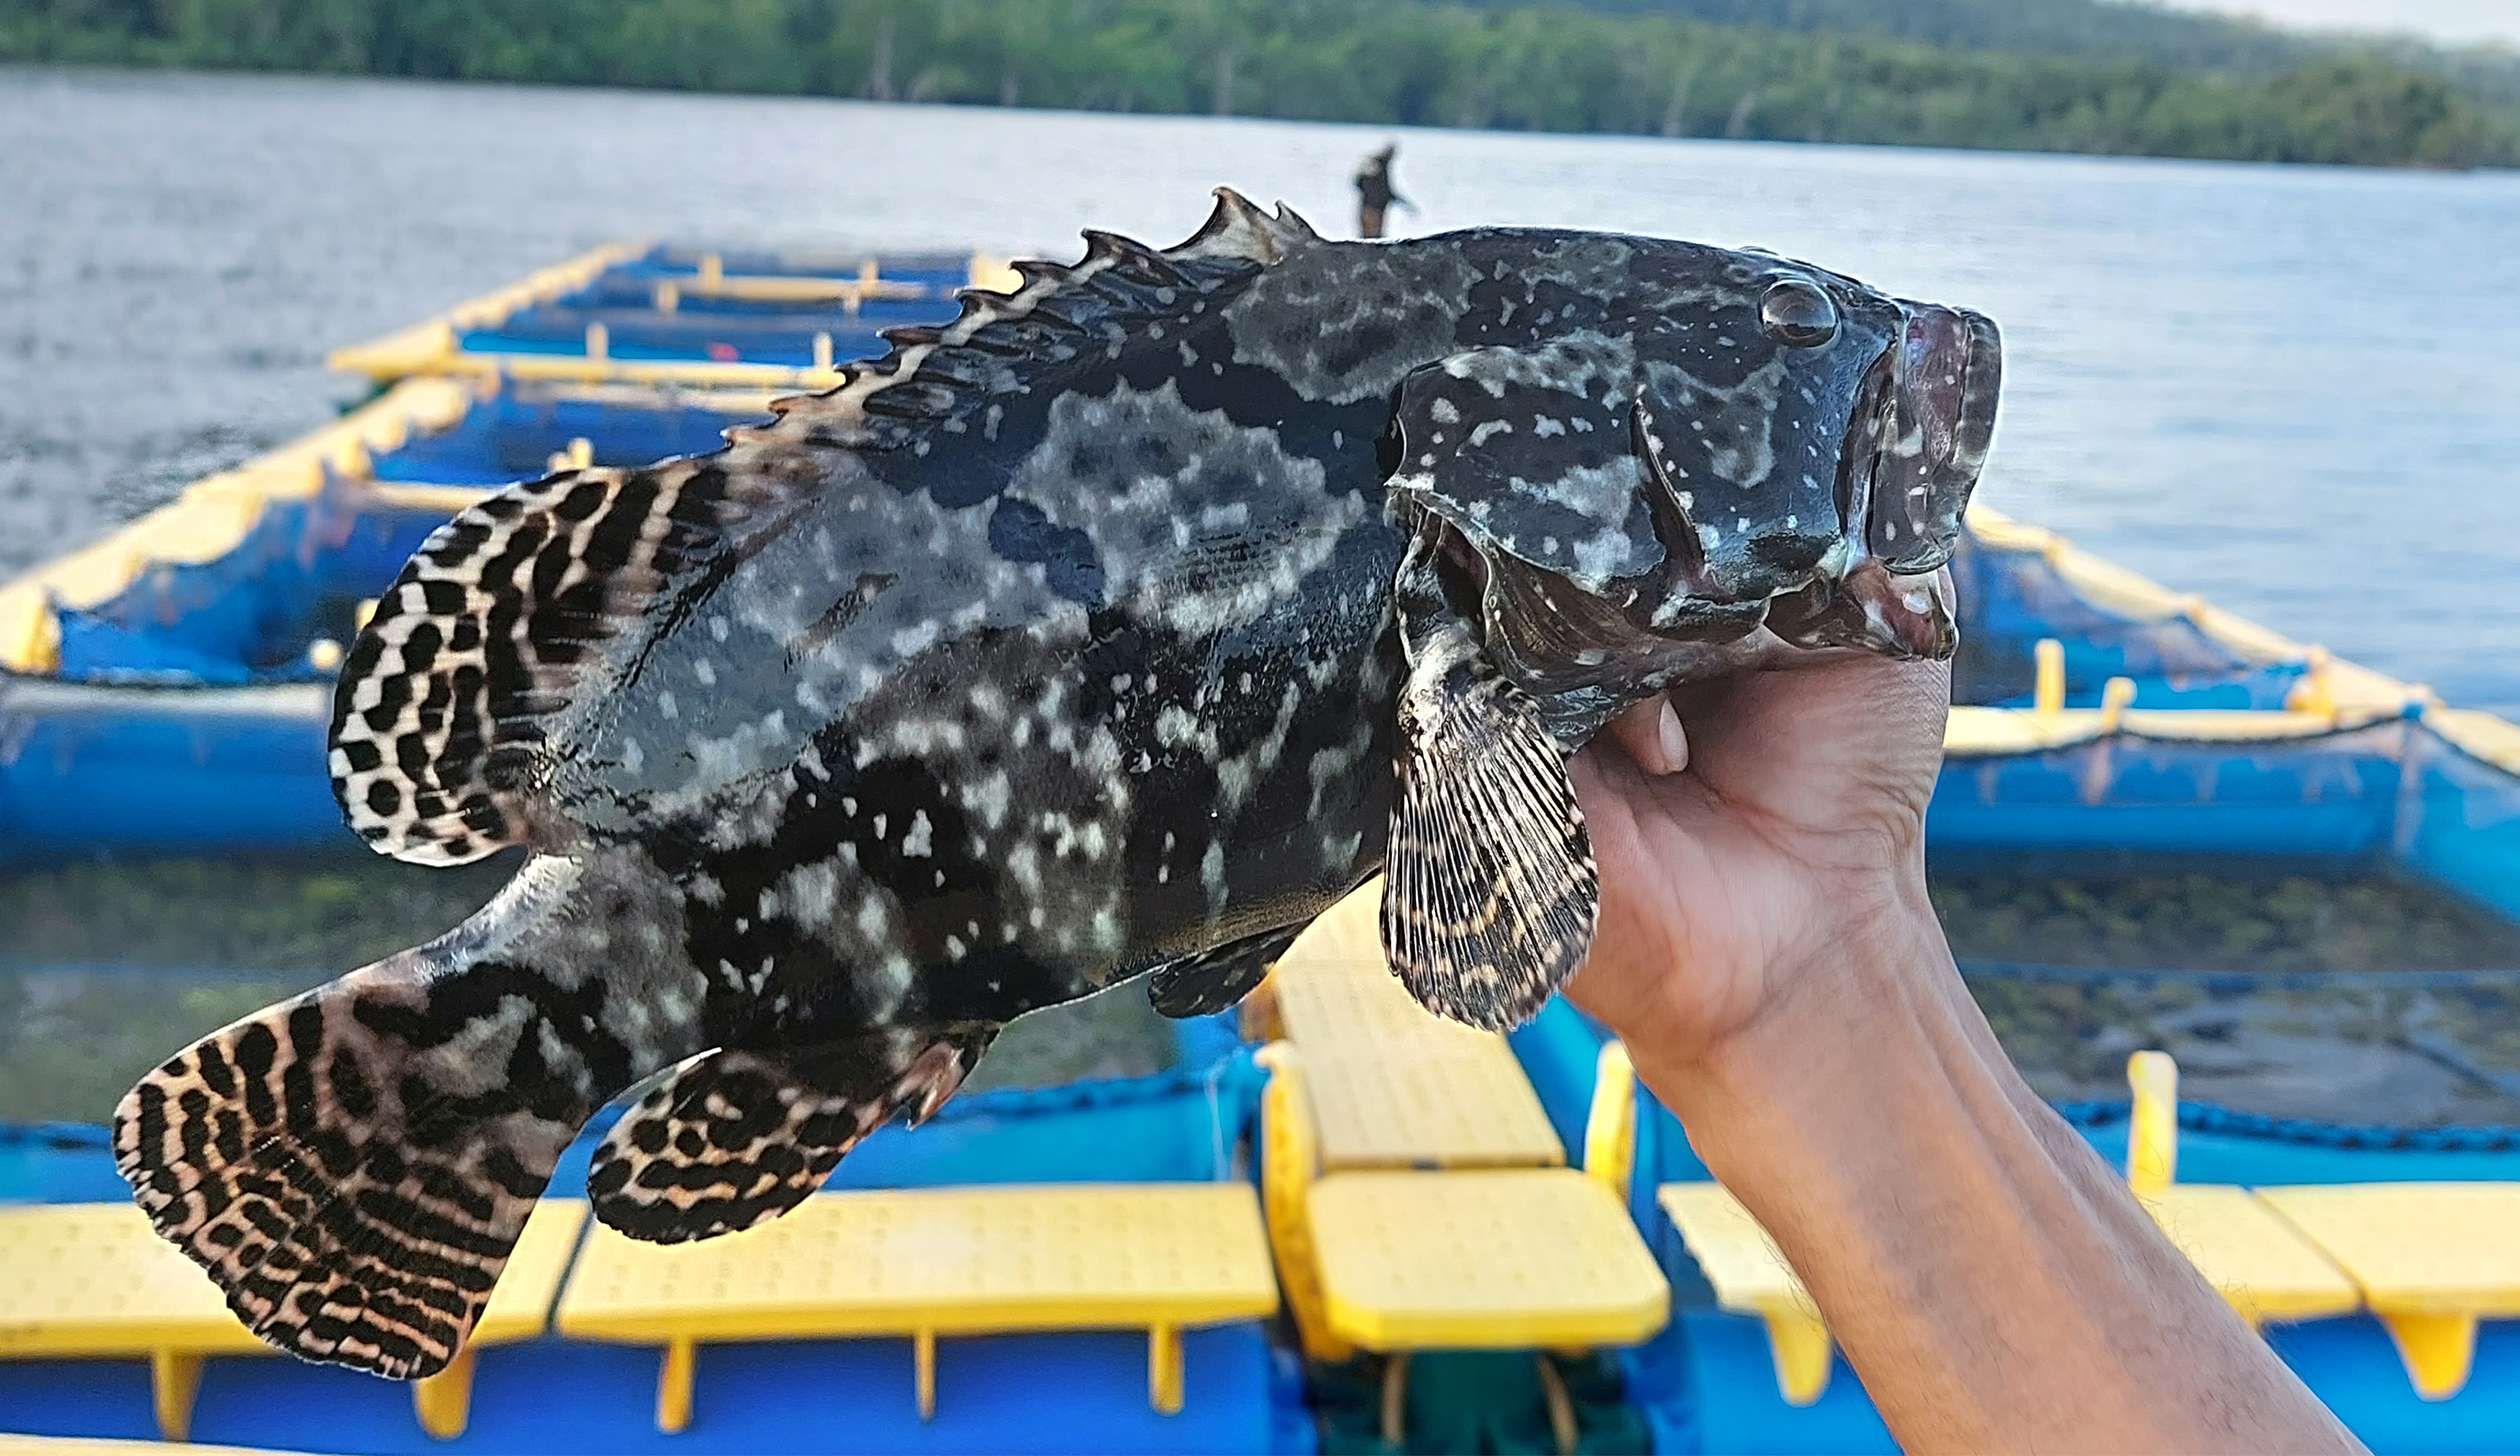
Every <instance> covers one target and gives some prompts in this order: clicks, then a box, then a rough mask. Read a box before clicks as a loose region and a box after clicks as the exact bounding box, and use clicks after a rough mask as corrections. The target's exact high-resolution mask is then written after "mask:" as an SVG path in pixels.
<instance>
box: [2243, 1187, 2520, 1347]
mask: <svg viewBox="0 0 2520 1456" xmlns="http://www.w3.org/2000/svg"><path fill="white" fill-rule="evenodd" d="M2258 1192H2259V1196H2260V1197H2262V1198H2264V1199H2265V1200H2266V1201H2267V1202H2268V1203H2270V1204H2272V1205H2274V1207H2275V1210H2276V1211H2277V1212H2278V1213H2281V1214H2282V1215H2283V1216H2284V1217H2285V1218H2287V1219H2290V1220H2291V1221H2292V1223H2293V1226H2294V1227H2296V1228H2298V1229H2300V1230H2301V1231H2302V1232H2303V1233H2305V1234H2307V1235H2309V1237H2310V1241H2311V1242H2312V1243H2315V1244H2317V1245H2318V1246H2319V1247H2320V1248H2322V1249H2325V1250H2326V1251H2327V1252H2328V1254H2329V1256H2330V1257H2332V1258H2334V1259H2335V1260H2336V1262H2337V1263H2338V1264H2340V1265H2342V1266H2344V1269H2345V1272H2346V1273H2348V1274H2350V1275H2352V1276H2353V1278H2354V1282H2356V1283H2357V1284H2360V1285H2361V1286H2362V1288H2363V1293H2364V1296H2365V1297H2366V1298H2367V1299H2368V1300H2369V1302H2370V1304H2371V1307H2372V1308H2373V1309H2375V1310H2390V1309H2403V1310H2421V1311H2426V1312H2431V1313H2438V1314H2475V1315H2484V1316H2488V1317H2491V1318H2513V1317H2520V1183H2370V1184H2357V1185H2353V1186H2349V1187H2331V1188H2263V1189H2260V1190H2258Z"/></svg>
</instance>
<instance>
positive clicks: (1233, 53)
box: [0, 0, 2520, 167]
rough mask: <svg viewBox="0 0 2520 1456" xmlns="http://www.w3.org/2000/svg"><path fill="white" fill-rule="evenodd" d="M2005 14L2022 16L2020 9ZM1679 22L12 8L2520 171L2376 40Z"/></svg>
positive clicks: (463, 54) (259, 62)
mask: <svg viewBox="0 0 2520 1456" xmlns="http://www.w3.org/2000/svg"><path fill="white" fill-rule="evenodd" d="M1902 3H1906V4H1907V5H1908V6H1909V8H1915V5H1916V4H1917V3H1920V0H1902ZM1984 3H1985V4H1989V5H1992V6H1994V7H1995V8H1996V9H1997V10H1998V11H2001V9H2002V8H2003V7H2004V6H2006V5H2009V4H2012V3H2014V0H1984ZM1671 8H1674V7H1665V8H1662V9H1655V8H1653V7H1651V6H1641V7H1639V8H1636V9H1633V10H1621V9H1617V8H1611V9H1606V10H1605V9H1601V8H1596V7H1592V6H1580V5H1568V4H1532V3H1511V0H1485V3H1481V4H1476V5H1465V4H1450V3H1433V0H0V59H15V60H37V61H69V62H111V63H122V64H139V65H183V66H204V67H237V68H250V69H269V70H288V71H314V72H342V73H361V74H376V75H388V76H418V77H445V78H461V79H467V80H485V81H493V80H494V81H542V82H560V83H580V84H604V85H617V86H644V87H672V88H680V89H687V90H706V91H743V92H771V93H784V94H800V95H824V96H852V97H867V98H873V99H878V100H893V101H939V102H946V101H950V102H969V103H977V104H982V105H1005V106H1051V107H1071V108H1080V109H1088V110H1103V111H1149V112H1205V113H1216V114H1222V115H1237V116H1274V117H1298V118H1311V119H1320V120H1336V121H1362V122H1379V123H1402V124H1418V125H1429V126H1465V127H1497V128H1506V129H1517V130H1545V131H1575V132H1630V133H1644V134H1648V135H1662V136H1713V137H1741V138H1759V139H1770V140H1782V141H1829V142H1880V143H1896V144H1903V145H1915V146H1939V147H1995V148H2012V149H2029V150H2047V151H2076V152H2099V153H2119V154H2142V155H2151V156H2171V157H2220V158H2232V159H2238V160H2245V161H2263V162H2339V163H2359V164H2369V165H2383V166H2435V167H2462V166H2477V165H2513V164H2515V163H2520V104H2509V105H2506V104H2501V103H2500V102H2499V101H2498V100H2497V99H2492V98H2485V97H2481V96H2480V95H2479V94H2477V93H2476V92H2475V91H2473V90H2471V89H2466V88H2463V87H2462V86H2461V85H2459V84H2456V83H2455V82H2454V81H2453V80H2451V79H2448V78H2446V77H2445V76H2444V75H2442V74H2440V73H2439V72H2438V71H2437V70H2435V69H2431V68H2427V67H2424V66H2421V65H2418V64H2415V63H2413V62H2411V61H2410V60H2408V59H2406V58H2403V57H2393V56H2390V55H2387V54H2383V53H2381V52H2379V51H2377V50H2369V51H2351V50H2345V49H2341V48H2335V47H2325V46H2310V45H2307V44H2304V45H2303V46H2302V47H2301V49H2300V50H2299V52H2298V54H2297V55H2294V54H2292V53H2291V52H2287V51H2279V50H2276V49H2272V48H2271V47H2273V46H2274V45H2275V41H2272V40H2270V41H2268V42H2267V43H2266V44H2265V45H2261V46H2259V47H2258V48H2257V49H2256V50H2254V51H2251V52H2250V58H2251V59H2252V61H2253V62H2254V63H2252V64H2246V65H2237V64H2235V65H2211V64H2203V63H2197V64H2183V63H2180V62H2178V61H2173V60H2164V59H2159V58H2157V57H2148V56H2139V55H2127V54H2121V53H2115V52H2106V51H2103V52H2097V53H2089V54H2085V53H2064V52H2056V53H2050V54H2026V53H2021V52H2009V51H2000V50H1986V49H1952V48H1948V47H1943V46H1937V45H1931V44H1926V43H1923V42H1921V41H1917V40H1910V39H1900V38H1892V37H1885V36H1877V35H1861V34H1849V33H1844V32H1832V31H1813V30H1791V29H1781V28H1770V27H1764V26H1753V25H1746V24H1725V23H1709V22H1705V21H1699V20H1693V19H1688V18H1682V17H1680V16H1678V15H1675V14H1672V13H1670V10H1671ZM1734 8H1735V9H1738V8H1739V4H1738V0H1735V3H1734ZM2107 8H2110V9H2114V8H2116V7H2107Z"/></svg>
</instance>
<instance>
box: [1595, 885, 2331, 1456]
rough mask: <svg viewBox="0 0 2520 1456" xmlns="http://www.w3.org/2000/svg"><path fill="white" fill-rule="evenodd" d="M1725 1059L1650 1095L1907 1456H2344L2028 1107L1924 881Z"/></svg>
mask: <svg viewBox="0 0 2520 1456" xmlns="http://www.w3.org/2000/svg"><path fill="white" fill-rule="evenodd" d="M1895 898H1896V899H1897V900H1899V901H1900V902H1903V903H1901V904H1898V905H1896V906H1893V907H1892V908H1891V910H1890V911H1889V912H1888V913H1877V914H1875V915H1872V916H1870V917H1867V919H1866V922H1865V923H1864V924H1863V925H1862V926H1859V927H1850V929H1849V933H1848V934H1847V935H1846V936H1845V937H1843V938H1842V939H1841V940H1840V942H1839V944H1840V947H1841V949H1840V951H1839V955H1840V963H1839V964H1838V965H1836V966H1834V967H1831V968H1829V969H1828V970H1826V971H1814V972H1813V973H1809V974H1802V975H1798V976H1797V977H1795V980H1794V984H1795V992H1794V994H1793V995H1791V996H1790V997H1788V998H1787V999H1786V1000H1784V1001H1783V1002H1782V1003H1781V1004H1778V1005H1776V1006H1773V1007H1771V1008H1769V1010H1768V1011H1767V1013H1765V1014H1763V1015H1762V1016H1761V1017H1760V1019H1759V1020H1758V1022H1757V1023H1755V1024H1754V1025H1752V1026H1750V1027H1748V1028H1745V1029H1744V1031H1743V1032H1742V1034H1741V1035H1739V1036H1738V1037H1736V1038H1734V1039H1732V1041H1731V1042H1729V1043H1727V1044H1726V1045H1725V1046H1723V1047H1722V1048H1720V1049H1719V1050H1718V1051H1716V1052H1714V1053H1712V1054H1709V1055H1707V1056H1705V1057H1703V1058H1701V1059H1699V1060H1697V1061H1694V1062H1691V1063H1687V1064H1679V1065H1673V1064H1666V1063H1663V1062H1661V1061H1659V1060H1658V1059H1657V1057H1656V1056H1655V1053H1654V1049H1653V1048H1651V1047H1636V1046H1632V1048H1631V1050H1632V1052H1633V1053H1634V1055H1635V1057H1636V1062H1637V1067H1638V1071H1639V1073H1640V1074H1641V1075H1642V1076H1643V1077H1644V1079H1645V1081H1646V1083H1647V1085H1649V1086H1651V1087H1653V1088H1654V1090H1655V1091H1656V1092H1657V1094H1659V1095H1661V1096H1662V1097H1663V1098H1664V1100H1665V1101H1666V1102H1667V1103H1669V1104H1670V1105H1671V1106H1672V1107H1673V1108H1674V1110H1675V1111H1676V1112H1678V1113H1679V1115H1680V1116H1681V1118H1682V1120H1683V1121H1684V1123H1685V1124H1686V1125H1687V1126H1688V1128H1689V1130H1690V1136H1691V1139H1692V1142H1693V1143H1694V1144H1695V1145H1696V1146H1697V1148H1698V1150H1699V1152H1700V1153H1701V1155H1702V1156H1703V1157H1704V1158H1705V1159H1706V1161H1707V1163H1708V1166H1709V1167H1710V1168H1712V1169H1713V1170H1714V1172H1715V1173H1716V1175H1717V1176H1718V1177H1719V1178H1721V1179H1722V1180H1723V1181H1724V1183H1725V1184H1726V1185H1727V1186H1728V1187H1730V1188H1731V1189H1732V1190H1733V1192H1734V1193H1735V1194H1736V1195H1737V1196H1738V1197H1740V1199H1741V1200H1742V1201H1743V1203H1744V1204H1746V1205H1747V1206H1748V1207H1749V1209H1750V1210H1751V1212H1752V1213H1753V1214H1755V1215H1756V1216H1757V1217H1758V1219H1759V1221H1760V1222H1761V1224H1762V1225H1764V1226H1765V1227H1766V1228H1767V1230H1768V1231H1769V1232H1770V1234H1771V1235H1772V1236H1773V1237H1774V1238H1775V1239H1776V1241H1777V1243H1778V1245H1779V1247H1780V1248H1782V1250H1783V1251H1784V1253H1785V1255H1786V1257H1787V1259H1788V1260H1789V1261H1790V1262H1791V1263H1792V1264H1793V1266H1794V1268H1795V1269H1796V1270H1797V1271H1798V1272H1799V1273H1800V1274H1801V1275H1802V1277H1803V1278H1804V1280H1805V1281H1806V1283H1807V1284H1808V1285H1809V1286H1810V1289H1811V1291H1812V1294H1813V1297H1814V1298H1815V1300H1816V1301H1817V1302H1818V1303H1819V1305H1820V1308H1821V1311H1822V1313H1823V1315H1824V1316H1825V1317H1826V1318H1827V1320H1828V1323H1829V1327H1830V1330H1831V1332H1832V1333H1833V1334H1834V1335H1835V1336H1836V1338H1837V1339H1838V1340H1839V1342H1840V1343H1841V1344H1842V1345H1843V1347H1844V1348H1845V1350H1846V1352H1847V1355H1848V1358H1849V1359H1850V1360H1851V1361H1852V1362H1853V1363H1854V1365H1855V1367H1856V1369H1857V1370H1858V1371H1859V1372H1860V1373H1861V1374H1862V1376H1863V1378H1864V1384H1865V1388H1866V1390H1867V1391H1868V1392H1870V1394H1871V1395H1872V1397H1873V1399H1874V1401H1875V1402H1876V1403H1877V1404H1878V1405H1879V1407H1880V1409H1881V1411H1882V1414H1883V1416H1884V1418H1885V1419H1886V1420H1887V1421H1888V1422H1889V1425H1890V1427H1891V1430H1892V1431H1893V1432H1894V1433H1895V1434H1896V1435H1897V1436H1898V1437H1899V1439H1900V1442H1901V1443H1902V1444H1903V1445H1904V1446H1906V1447H1907V1448H1908V1449H1910V1450H1937V1449H1939V1450H2020V1451H2028V1450H2039V1451H2061V1450H2088V1451H2112V1452H2124V1451H2138V1450H2158V1451H2181V1452H2202V1451H2209V1450H2242V1451H2315V1450H2354V1449H2358V1448H2357V1447H2356V1446H2355V1443H2354V1442H2353V1440H2352V1438H2351V1437H2350V1436H2349V1435H2347V1434H2346V1432H2345V1431H2344V1430H2343V1429H2342V1427H2340V1426H2339V1425H2338V1424H2337V1423H2336V1422H2335V1420H2334V1418H2333V1417H2331V1416H2330V1415H2329V1414H2328V1413H2327V1411H2326V1410H2325V1409H2324V1408H2323V1407H2321V1406H2320V1405H2319V1404H2318V1402H2317V1401H2316V1400H2315V1399H2314V1398H2312V1397H2311V1396H2310V1394H2309V1393H2308V1391H2307V1390H2305V1389H2304V1388H2303V1387H2302V1386H2301V1384H2300V1383H2299V1381H2298V1380H2296V1379H2295V1378H2294V1377H2293V1375H2292V1373H2291V1372H2290V1371H2289V1370H2288V1369H2286V1368H2285V1367H2284V1365H2283V1364H2282V1362H2281V1361H2279V1360H2278V1359H2277V1358H2276V1357H2275V1356H2274V1354H2273V1353H2272V1352H2271V1351H2269V1350H2268V1349H2267V1348H2266V1346H2265V1345H2264V1343H2263V1342H2262V1341H2260V1340H2259V1339H2258V1338H2257V1337H2256V1336H2255V1335H2254V1334H2252V1333H2251V1332H2250V1331H2249V1329H2248V1328H2247V1326H2246V1325H2244V1324H2243V1323H2242V1322H2241V1321H2240V1320H2239V1318H2238V1317H2237V1316H2236V1315H2234V1314H2233V1313H2232V1312H2231V1310H2230V1309H2229V1307H2228V1306H2227V1305H2225V1303H2224V1302H2223V1300H2222V1299H2221V1297H2220V1296H2219V1295H2217V1294H2216V1293H2215V1292H2214V1291H2213V1290H2212V1289H2211V1288H2210V1287H2208V1286H2207V1285H2206V1284H2205V1282H2204V1281H2203V1280H2202V1279H2201V1278H2199V1277H2198V1276H2197V1274H2196V1273H2195V1271H2194V1270H2193V1268H2192V1267H2191V1266H2190V1265H2189V1264H2188V1263H2187V1261H2186V1260H2185V1259H2184V1258H2183V1257H2181V1256H2180V1255H2179V1254H2178V1252H2177V1251H2176V1250H2174V1249H2173V1248H2172V1247H2171V1246H2170V1245H2169V1244H2168V1242H2167V1241H2166V1240H2164V1239H2163V1238H2162V1236H2161V1235H2160V1233H2159V1232H2158V1231H2157V1230H2156V1229H2155V1227H2154V1226H2153V1223H2152V1221H2151V1219H2150V1217H2149V1216H2147V1215H2146V1214H2145V1213H2144V1211H2143V1210H2142V1208H2141V1207H2139V1206H2138V1205H2137V1204H2136V1202H2135V1200H2134V1199H2133V1197H2132V1196H2131V1195H2130V1194H2129V1193H2128V1192H2127V1190H2126V1188H2125V1186H2124V1184H2123V1183H2122V1181H2121V1180H2120V1179H2119V1178H2118V1177H2117V1176H2116V1175H2115V1174H2114V1173H2113V1172H2112V1171H2111V1170H2110V1169H2109V1168H2107V1167H2106V1166H2105V1165H2104V1164H2103V1163H2102V1162H2101V1161H2100V1160H2099V1158H2098V1157H2096V1156H2095V1155H2094V1154H2093V1153H2092V1151H2091V1149H2090V1148H2089V1147H2088V1146H2087V1145H2086V1144H2084V1143H2083V1141H2082V1140H2081V1139H2080V1138H2079V1137H2077V1136H2076V1135H2075V1134H2074V1133H2073V1131H2072V1129H2070V1128H2069V1127H2067V1126H2066V1125H2065V1123H2064V1122H2063V1121H2062V1119H2060V1118H2058V1117H2057V1116H2056V1115H2055V1113H2054V1112H2053V1111H2052V1110H2051V1109H2049V1108H2048V1107H2047V1106H2046V1105H2045V1104H2044V1103H2042V1102H2040V1101H2039V1099H2038V1098H2037V1097H2036V1096H2034V1095H2033V1094H2032V1093H2031V1092H2030V1090H2029V1089H2028V1087H2027V1086H2026V1085H2024V1084H2023V1082H2022V1081H2021V1078H2020V1076H2019V1074H2018V1073H2017V1072H2016V1071H2015V1070H2014V1069H2013V1067H2012V1064H2011V1062H2010V1061H2009V1060H2008V1059H2007V1058H2006V1057H2005V1056H2004V1054H2003V1052H2002V1050H2001V1049H2000V1048H1999V1047H1998V1046H1997V1045H1996V1042H1995V1039H1994V1035H1993V1033H1992V1032H1991V1031H1990V1030H1989V1029H1988V1027H1987V1025H1986V1021H1985V1018H1984V1017H1983V1016H1982V1015H1981V1014H1980V1013H1979V1012H1978V1010H1977V1007H1976V1005H1975V1004H1974V1003H1973V1002H1972V1001H1971V1000H1970V999H1969V997H1968V994H1967V992H1966V990H1965V989H1964V988H1963V987H1962V985H1961V983H1960V979H1959V976H1958V973H1957V972H1956V970H1954V968H1953V966H1952V963H1951V959H1950V952H1949V951H1948V949H1947V948H1946V947H1945V945H1944V943H1943V940H1942V936H1941V932H1940V929H1939V927H1938V926H1936V925H1935V924H1934V921H1933V917H1932V915H1931V913H1930V910H1928V909H1927V908H1926V907H1925V906H1924V904H1923V894H1922V879H1921V876H1918V877H1916V878H1915V883H1914V885H1913V886H1912V887H1902V888H1901V889H1900V890H1899V891H1898V892H1897V894H1896V897H1895Z"/></svg>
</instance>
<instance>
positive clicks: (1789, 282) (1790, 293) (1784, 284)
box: [1759, 278, 1838, 349]
mask: <svg viewBox="0 0 2520 1456" xmlns="http://www.w3.org/2000/svg"><path fill="white" fill-rule="evenodd" d="M1837 326H1838V318H1837V305H1836V304H1834V303H1832V302H1830V301H1829V295H1828V293H1827V292H1826V291H1825V290H1823V289H1822V288H1821V287H1820V286H1819V285H1818V284H1816V283H1809V282H1806V281H1804V280H1803V279H1800V278H1779V279H1777V280H1776V281H1775V282H1774V283H1771V284H1769V285H1768V289H1767V292H1765V293H1763V294H1760V295H1759V327H1761V328H1763V329H1765V330H1767V331H1768V334H1769V335H1770V336H1771V337H1772V338H1774V339H1775V340H1776V341H1777V342H1779V343H1781V344H1785V345H1787V346H1789V347H1791V348H1796V349H1814V348H1818V347H1819V346H1820V345H1822V344H1825V343H1827V342H1829V340H1830V339H1831V338H1833V337H1835V336H1836V334H1837Z"/></svg>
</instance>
